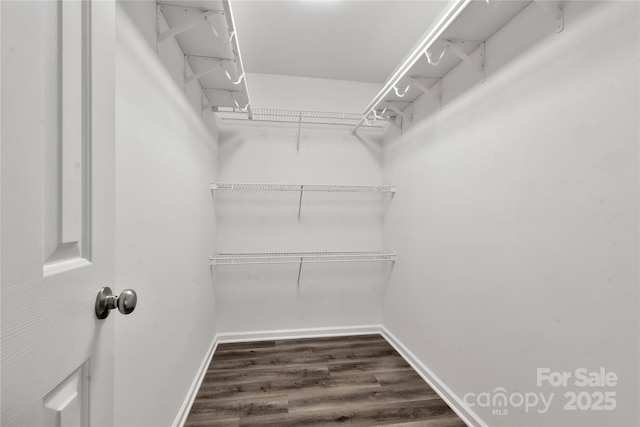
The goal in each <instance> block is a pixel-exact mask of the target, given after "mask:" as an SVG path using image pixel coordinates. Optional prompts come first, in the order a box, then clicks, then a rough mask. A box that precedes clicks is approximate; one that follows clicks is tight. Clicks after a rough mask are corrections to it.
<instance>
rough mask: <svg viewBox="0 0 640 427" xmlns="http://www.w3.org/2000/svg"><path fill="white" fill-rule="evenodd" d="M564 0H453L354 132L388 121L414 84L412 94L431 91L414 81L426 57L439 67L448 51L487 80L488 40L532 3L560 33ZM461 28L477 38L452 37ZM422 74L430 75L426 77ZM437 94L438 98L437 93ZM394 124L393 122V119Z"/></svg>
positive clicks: (431, 64)
mask: <svg viewBox="0 0 640 427" xmlns="http://www.w3.org/2000/svg"><path fill="white" fill-rule="evenodd" d="M563 2H564V0H555V1H551V0H522V1H514V2H500V3H499V4H498V2H497V1H496V0H454V1H453V2H452V3H451V5H450V6H448V7H447V8H446V9H445V10H443V12H442V13H441V14H440V16H439V17H438V19H436V21H435V22H434V23H433V24H432V25H431V26H430V27H429V29H428V30H427V32H426V33H425V35H424V36H423V37H422V39H420V41H419V42H418V43H417V45H416V46H415V47H414V49H413V50H412V51H411V52H410V53H409V54H408V55H407V56H406V58H405V60H404V61H403V62H402V63H401V64H400V66H399V67H398V68H397V69H396V71H395V72H394V73H393V75H392V76H391V77H390V78H389V79H388V80H387V82H386V83H385V85H384V86H383V88H382V90H380V92H378V94H377V95H376V96H375V97H374V98H373V100H372V101H371V102H370V103H369V105H368V106H367V107H366V109H365V110H364V112H363V114H362V115H361V117H360V120H359V121H358V123H357V125H356V126H355V128H354V129H353V132H354V133H355V132H356V131H357V130H358V129H359V128H360V127H361V126H363V125H366V126H370V125H372V124H373V123H375V122H376V120H378V119H382V120H386V121H389V120H390V119H389V117H388V115H387V116H383V114H384V111H387V107H389V105H388V104H389V103H391V102H398V101H399V99H398V98H404V97H405V95H407V92H408V91H409V90H410V88H411V87H414V88H413V89H412V90H411V91H412V94H422V93H429V90H430V88H428V87H427V86H425V85H424V84H423V85H422V86H419V85H418V84H416V81H415V80H413V79H415V77H416V74H418V75H419V74H421V73H424V71H423V70H422V69H423V68H424V66H423V65H424V64H422V63H421V64H418V62H419V61H422V59H423V58H424V57H426V62H427V64H428V65H429V66H432V67H438V66H439V63H440V62H441V61H440V60H441V59H443V57H444V55H445V52H447V51H448V52H450V53H451V54H453V55H455V56H457V57H458V60H459V61H460V62H465V63H467V65H469V66H471V67H472V68H473V69H475V70H476V71H477V72H478V73H479V74H480V77H481V81H484V74H485V70H484V68H485V52H484V49H485V42H486V40H488V39H489V38H491V37H492V36H493V34H495V33H496V32H497V31H499V30H500V29H501V28H503V27H504V26H505V25H506V24H507V23H508V22H509V21H510V20H511V19H513V17H514V16H516V15H518V14H519V13H521V12H522V11H523V10H524V9H526V8H527V7H529V5H530V4H532V3H535V4H537V5H538V6H540V7H541V8H542V9H544V10H545V11H546V12H547V13H548V14H549V15H550V16H551V17H552V18H553V19H555V21H556V31H557V32H560V31H562V29H563V28H564V7H563ZM487 5H488V6H487ZM498 6H499V7H498ZM471 18H473V19H474V21H473V22H474V23H475V24H477V25H474V28H473V29H471V28H469V27H468V25H466V27H465V28H462V27H463V26H465V23H468V22H469V21H468V20H469V19H471ZM456 24H457V25H456ZM461 31H462V32H463V33H464V34H467V35H470V33H471V32H472V33H473V34H475V36H476V37H473V38H472V39H466V40H464V39H463V40H460V39H456V38H455V37H453V38H451V36H453V35H454V34H459V33H460V32H461ZM451 66H452V67H455V66H457V64H454V63H453V62H452V61H449V64H448V65H445V66H444V67H443V68H441V69H440V70H437V69H436V68H431V69H430V70H431V72H433V71H435V72H436V74H437V75H431V76H429V77H432V78H440V79H441V78H442V77H444V75H446V74H447V73H448V72H449V71H451V69H452V68H450V67H451ZM444 69H448V71H445V72H444V73H443V72H442V71H444ZM418 77H420V76H418ZM422 77H424V78H427V76H422ZM412 78H413V79H412ZM440 84H441V83H440ZM439 91H440V95H439V98H438V99H436V101H438V103H439V104H441V96H442V95H441V88H440V89H439ZM434 95H435V96H436V97H438V95H436V94H434ZM415 99H416V98H413V100H412V101H409V103H412V102H413V101H415ZM384 103H386V104H387V105H385V104H384ZM383 108H384V110H383ZM380 110H383V113H382V114H380V115H378V111H380ZM394 112H395V113H396V114H397V115H401V114H400V113H399V112H397V111H394ZM381 116H383V117H381ZM392 123H394V122H393V121H392Z"/></svg>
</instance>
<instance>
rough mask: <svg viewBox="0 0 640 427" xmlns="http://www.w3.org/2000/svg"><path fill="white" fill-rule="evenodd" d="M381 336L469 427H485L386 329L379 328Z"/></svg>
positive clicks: (485, 424)
mask: <svg viewBox="0 0 640 427" xmlns="http://www.w3.org/2000/svg"><path fill="white" fill-rule="evenodd" d="M380 333H381V334H382V336H383V337H384V338H385V339H386V340H387V341H388V342H389V344H391V346H392V347H393V348H395V349H396V351H397V352H398V353H400V355H401V356H402V357H403V358H404V360H406V361H407V363H409V365H411V367H412V368H413V369H414V370H415V371H416V372H417V373H418V374H419V375H420V376H421V377H422V379H423V380H425V381H426V383H427V384H429V386H430V387H431V388H432V389H433V390H434V391H435V392H436V393H437V394H438V396H440V398H441V399H442V400H444V401H445V403H446V404H447V405H449V407H450V408H451V409H453V411H454V412H455V413H456V414H458V416H459V417H460V418H461V419H462V421H464V422H465V424H467V425H469V426H480V427H487V423H485V422H484V421H482V419H481V418H480V417H479V416H478V415H477V414H476V413H475V412H473V411H472V410H471V408H469V406H467V405H466V404H465V403H464V401H463V400H462V399H460V398H459V397H458V396H457V395H456V394H455V393H454V392H453V391H452V390H451V389H450V388H449V387H447V385H446V384H445V383H443V382H442V381H441V380H440V378H438V377H437V376H436V375H435V374H434V373H433V372H432V371H431V370H430V369H429V368H427V367H426V366H425V365H424V363H422V362H421V361H420V359H418V358H417V357H416V355H414V354H413V353H412V352H411V350H409V349H408V348H407V347H406V346H405V345H404V344H402V343H401V342H400V340H398V338H396V336H395V335H393V334H392V333H391V332H390V331H389V330H388V329H387V328H385V327H384V326H380Z"/></svg>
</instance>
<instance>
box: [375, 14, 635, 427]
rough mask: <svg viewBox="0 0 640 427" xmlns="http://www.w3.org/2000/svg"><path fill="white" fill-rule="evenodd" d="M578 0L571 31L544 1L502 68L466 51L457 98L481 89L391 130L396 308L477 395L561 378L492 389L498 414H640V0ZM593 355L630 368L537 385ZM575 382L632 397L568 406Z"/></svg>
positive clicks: (514, 422) (387, 161) (525, 420)
mask: <svg viewBox="0 0 640 427" xmlns="http://www.w3.org/2000/svg"><path fill="white" fill-rule="evenodd" d="M565 5H566V16H565V29H564V31H563V32H562V33H560V34H555V33H554V32H553V25H554V23H553V20H550V17H549V16H548V15H545V14H544V13H543V12H542V9H540V8H538V7H537V6H536V5H532V6H530V7H529V9H527V10H526V11H525V13H523V14H522V15H520V16H519V17H517V18H516V19H514V20H513V21H511V22H510V23H509V24H508V25H507V26H506V27H505V28H504V29H503V30H501V31H500V32H498V33H497V34H496V35H495V36H494V37H493V38H492V39H490V40H489V42H488V43H487V68H488V70H487V79H486V82H485V83H484V84H482V85H479V84H469V82H470V81H472V79H471V80H470V77H469V75H468V74H467V72H466V71H464V70H462V68H463V67H464V64H463V65H462V66H461V67H460V69H456V70H454V72H452V73H451V74H450V75H449V76H448V77H447V78H445V82H444V85H445V97H447V95H451V94H452V93H453V94H456V93H457V92H458V91H457V90H456V89H455V87H456V86H457V85H458V86H465V87H467V88H468V91H467V92H466V93H463V94H459V95H457V97H456V98H455V99H451V98H450V97H449V98H445V106H444V108H443V110H442V111H441V112H436V113H435V114H433V115H430V116H429V117H428V118H426V119H425V120H424V121H421V122H418V121H417V120H416V123H415V125H414V127H413V128H412V129H406V130H405V133H404V135H403V136H401V137H400V136H398V135H397V132H396V131H395V130H393V129H392V130H391V131H390V132H392V133H393V136H390V138H389V139H388V141H387V142H386V143H385V152H384V153H385V155H384V179H385V181H387V182H393V183H396V184H397V185H398V189H399V190H398V194H397V195H396V197H395V200H394V202H393V204H392V205H391V207H390V210H389V213H388V216H387V222H386V225H385V245H386V246H388V247H390V248H391V249H394V250H396V251H397V253H398V261H397V262H396V265H395V268H394V271H393V274H392V279H391V283H390V284H389V288H388V290H387V293H386V295H385V300H384V301H385V304H384V309H383V323H384V325H385V326H386V327H387V328H388V329H389V330H390V331H391V332H392V333H393V334H394V335H396V336H397V337H398V338H399V339H400V340H401V341H402V342H403V343H404V344H405V345H406V346H407V347H409V348H410V349H411V351H412V352H413V353H415V354H416V355H417V356H418V357H419V358H420V359H421V361H422V362H423V363H424V364H425V365H426V366H428V367H429V368H430V369H431V370H432V371H433V372H434V373H435V374H436V375H437V376H438V377H439V378H440V380H442V381H443V382H444V383H445V384H446V385H447V386H449V387H450V388H451V389H452V390H453V392H454V393H455V394H456V395H457V396H458V397H460V398H462V397H463V396H465V394H467V393H481V392H488V393H493V391H494V390H495V389H496V388H497V387H503V388H505V389H506V392H507V394H511V393H513V392H521V393H526V392H543V393H545V395H547V394H548V393H551V392H554V393H555V396H554V398H553V401H552V405H551V408H550V409H549V411H548V413H546V414H539V413H537V412H536V411H535V410H531V411H529V412H528V413H527V412H525V411H524V408H522V407H520V408H515V407H513V406H512V407H508V408H507V409H508V415H505V416H499V415H492V412H491V408H490V407H488V408H487V407H478V406H475V407H474V408H473V410H474V411H476V413H477V414H478V415H480V416H481V417H482V419H483V420H484V421H485V422H486V423H487V424H488V425H496V426H499V425H504V426H507V425H508V426H524V425H548V426H560V425H581V426H586V425H600V426H603V425H609V426H613V425H616V426H619V425H638V422H639V420H638V358H639V357H638V332H639V330H638V320H639V319H638V312H639V307H638V296H639V292H638V278H639V277H638V259H639V250H638V231H639V227H638V218H639V215H638V214H639V210H638V201H639V200H638V198H639V196H638V195H639V188H638V187H639V186H638V178H639V176H638V169H639V167H638V154H639V153H638V140H639V130H638V117H639V114H640V111H639V107H638V105H639V93H640V92H639V83H638V75H639V65H638V64H639V62H638V59H639V46H638V40H639V37H638V35H639V34H638V12H639V10H638V3H637V2H602V3H586V2H565ZM498 7H499V6H498ZM545 33H546V34H547V35H548V36H546V37H544V38H540V36H541V35H543V34H545ZM519 44H522V45H525V46H526V45H531V46H530V48H529V49H527V50H525V51H524V52H522V53H520V54H518V53H516V49H514V48H515V47H516V46H518V45H519ZM415 108H416V111H415V112H414V115H415V116H416V117H420V116H421V115H424V114H425V113H426V111H427V110H429V109H430V108H431V107H430V106H428V105H427V102H426V101H424V102H423V101H419V102H416V107H415ZM582 367H584V368H588V369H589V370H598V369H599V368H600V367H604V368H605V369H606V370H607V371H613V372H615V373H616V374H617V376H618V378H619V382H618V384H617V386H615V387H609V388H607V387H604V388H602V387H600V388H593V389H591V388H588V387H587V388H580V387H576V386H572V384H573V381H574V380H575V376H574V377H572V379H570V382H569V383H568V387H558V388H555V389H552V388H549V387H547V386H545V387H537V385H536V372H537V371H536V369H537V368H550V369H551V370H554V371H572V372H573V371H575V369H577V368H582ZM567 391H574V392H580V391H587V392H589V393H591V392H593V391H601V392H602V391H614V392H616V393H617V395H616V399H617V408H616V409H615V410H614V411H579V410H578V411H564V410H563V406H564V404H565V403H566V402H567V401H568V398H567V397H565V396H564V393H565V392H567ZM470 401H471V402H472V403H473V402H475V401H474V400H473V398H472V399H471V400H470ZM516 401H517V399H516Z"/></svg>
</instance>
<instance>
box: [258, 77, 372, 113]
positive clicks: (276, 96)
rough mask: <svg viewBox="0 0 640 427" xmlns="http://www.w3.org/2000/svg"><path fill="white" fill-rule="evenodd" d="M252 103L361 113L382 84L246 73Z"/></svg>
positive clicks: (272, 106) (293, 108)
mask: <svg viewBox="0 0 640 427" xmlns="http://www.w3.org/2000/svg"><path fill="white" fill-rule="evenodd" d="M247 84H248V85H250V86H249V97H250V98H251V106H253V107H263V108H282V109H285V110H309V111H337V112H342V113H360V112H362V110H364V109H365V108H366V106H367V104H369V102H370V101H371V100H372V99H373V97H374V96H375V95H376V94H377V93H378V92H379V91H380V89H382V84H377V83H365V82H353V81H346V80H328V79H315V78H308V77H296V76H281V75H274V74H259V73H247Z"/></svg>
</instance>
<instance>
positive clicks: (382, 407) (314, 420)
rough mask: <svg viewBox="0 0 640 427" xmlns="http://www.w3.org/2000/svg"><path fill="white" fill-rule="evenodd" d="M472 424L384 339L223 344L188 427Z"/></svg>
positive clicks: (450, 426)
mask: <svg viewBox="0 0 640 427" xmlns="http://www.w3.org/2000/svg"><path fill="white" fill-rule="evenodd" d="M332 425H349V426H381V425H384V426H403V427H418V426H424V427H426V426H432V427H462V426H464V425H465V424H464V423H463V422H462V420H460V418H458V416H457V415H456V414H455V413H454V412H453V411H452V410H451V409H450V408H449V407H448V406H447V405H446V404H445V403H444V402H443V401H442V399H440V398H439V397H438V395H437V394H436V393H435V392H434V391H433V390H432V389H431V388H430V387H429V386H428V385H427V384H426V383H425V382H424V381H423V380H422V378H420V376H419V375H418V374H417V373H416V372H415V371H414V370H413V369H412V368H411V367H410V366H409V365H408V364H407V363H406V362H405V361H404V359H403V358H402V357H401V356H400V355H399V354H398V353H397V352H396V351H395V350H394V349H393V347H391V346H390V345H389V343H387V341H386V340H385V339H384V338H382V337H381V336H380V335H360V336H351V337H337V338H310V339H294V340H282V341H262V342H251V343H234V344H220V345H219V346H218V348H217V350H216V352H215V354H214V357H213V360H212V361H211V364H210V365H209V368H208V370H207V373H206V376H205V378H204V381H203V383H202V386H201V387H200V390H199V391H198V395H197V397H196V399H195V402H194V404H193V407H192V408H191V412H190V413H189V417H188V419H187V422H186V426H194V427H195V426H278V427H285V426H313V427H320V426H332Z"/></svg>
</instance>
